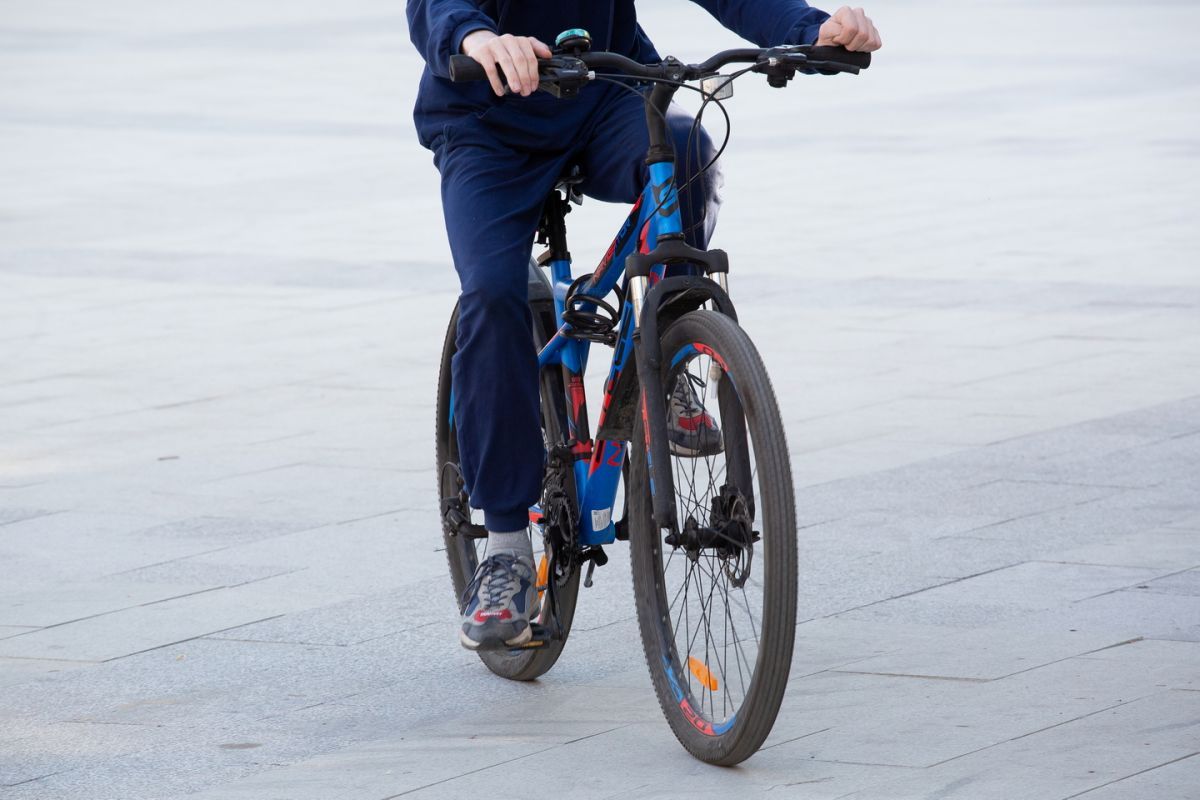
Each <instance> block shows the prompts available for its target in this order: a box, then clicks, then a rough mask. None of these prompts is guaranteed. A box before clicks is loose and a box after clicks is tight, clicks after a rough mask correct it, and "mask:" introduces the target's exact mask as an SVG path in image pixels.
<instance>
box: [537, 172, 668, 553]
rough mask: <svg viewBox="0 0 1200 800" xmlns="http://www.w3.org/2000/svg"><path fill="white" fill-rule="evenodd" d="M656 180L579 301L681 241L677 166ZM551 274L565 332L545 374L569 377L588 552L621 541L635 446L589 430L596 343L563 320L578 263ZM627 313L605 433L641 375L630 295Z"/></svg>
mask: <svg viewBox="0 0 1200 800" xmlns="http://www.w3.org/2000/svg"><path fill="white" fill-rule="evenodd" d="M649 173H650V180H649V182H648V183H647V184H646V186H645V188H644V189H643V190H642V195H641V197H639V198H638V200H637V202H636V203H635V204H634V206H633V209H632V211H630V213H629V217H628V218H627V219H626V220H625V223H624V224H623V225H622V226H621V229H620V231H619V232H618V233H617V236H616V238H615V239H614V240H613V242H612V244H611V245H610V246H609V248H608V252H607V253H606V254H605V256H604V258H603V259H602V260H601V261H600V264H599V266H597V267H596V269H595V271H594V272H593V273H592V276H591V279H590V280H589V281H588V282H587V283H586V284H585V285H584V287H583V289H582V290H580V291H579V292H577V295H576V298H578V296H580V295H582V296H591V297H595V298H603V297H605V296H606V295H607V294H608V293H609V292H611V291H612V290H613V287H614V286H616V284H617V281H619V280H620V279H621V277H622V275H623V274H624V272H625V260H626V258H627V257H628V256H629V255H631V254H632V253H634V252H640V253H647V252H649V251H650V248H652V247H653V246H654V243H656V242H657V241H658V240H659V237H660V236H664V235H669V234H681V233H682V231H683V223H682V217H681V215H680V212H679V203H678V202H677V200H678V198H677V194H676V192H677V190H676V187H675V165H674V162H673V161H669V160H668V161H659V162H656V163H652V164H650V165H649ZM547 266H548V267H549V270H550V279H551V282H552V286H553V292H554V312H555V318H556V320H557V322H558V324H559V328H558V332H557V333H556V334H555V335H554V337H553V338H551V339H550V341H549V342H548V343H547V344H546V345H545V346H544V347H543V348H542V350H541V352H540V353H539V354H538V367H539V368H546V367H552V366H554V365H560V366H561V367H562V368H563V371H564V378H565V381H564V383H565V386H566V393H567V402H568V409H569V412H568V414H567V422H568V431H569V435H570V440H571V442H572V456H573V457H574V475H575V488H576V492H577V494H576V497H578V498H579V512H580V519H579V527H578V535H579V544H580V545H582V546H591V545H602V544H609V543H611V542H612V541H613V540H614V539H615V538H616V527H615V523H614V520H613V507H614V505H615V503H616V498H617V487H618V482H619V480H620V477H621V469H622V466H623V465H624V463H625V458H626V455H627V452H626V448H627V445H628V442H626V441H618V440H608V441H606V440H603V439H600V440H597V441H594V442H593V441H592V440H591V434H590V432H589V426H588V412H587V398H586V393H585V390H584V384H583V375H584V372H585V370H586V367H587V358H588V352H589V348H590V345H591V343H590V342H588V341H586V340H581V339H576V338H572V336H571V326H570V324H569V323H567V322H565V321H564V319H563V314H564V311H566V308H567V306H566V302H567V288H568V287H569V286H570V285H571V283H572V275H571V261H570V259H569V257H567V258H552V259H551V260H550V261H549V262H548V264H547ZM665 269H666V267H665V266H664V265H663V264H656V265H654V267H653V268H652V269H651V271H650V276H649V281H648V282H649V284H650V285H653V284H655V283H657V282H658V281H659V280H660V279H661V278H662V277H663V274H664V272H665ZM625 298H626V299H625V303H624V305H623V306H622V308H621V316H620V322H619V325H618V329H617V330H618V334H617V342H616V347H615V350H614V352H613V359H612V364H611V366H610V367H609V372H608V378H607V380H606V381H605V384H604V405H603V407H602V408H601V412H600V420H599V425H600V429H603V428H604V423H605V419H606V417H607V415H608V413H609V412H610V411H611V410H612V409H613V393H614V390H615V389H616V387H617V385H618V382H619V380H620V377H621V374H622V372H623V371H625V370H628V369H634V365H633V362H632V360H631V359H630V356H631V354H632V353H633V351H634V342H633V335H634V331H635V330H636V327H637V326H636V324H635V320H636V315H635V309H634V303H633V301H632V298H631V297H630V293H629V292H628V291H627V292H626V293H625Z"/></svg>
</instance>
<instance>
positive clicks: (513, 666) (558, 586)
mask: <svg viewBox="0 0 1200 800" xmlns="http://www.w3.org/2000/svg"><path fill="white" fill-rule="evenodd" d="M530 311H531V312H532V314H533V327H534V334H533V340H534V344H535V345H536V346H538V347H541V346H542V345H543V344H545V342H546V341H547V340H548V339H549V337H550V336H552V335H553V334H554V331H555V327H554V306H553V304H552V303H550V302H546V301H533V302H531V303H530ZM457 330H458V308H457V306H456V307H455V309H454V313H453V315H451V317H450V324H449V326H448V327H447V330H446V339H445V342H444V344H443V346H442V364H441V371H440V374H439V375H438V400H437V424H436V432H435V436H436V440H437V448H436V449H437V475H438V491H439V494H440V496H441V497H443V498H446V497H453V496H455V495H458V494H462V495H463V496H462V503H461V507H462V509H463V511H464V512H465V513H466V514H468V515H471V514H472V512H471V508H470V506H469V504H468V503H467V502H466V500H467V498H466V497H465V493H463V487H462V479H461V473H459V472H458V463H459V458H458V436H457V430H456V429H455V427H454V419H453V416H452V415H451V413H450V398H451V396H452V395H453V386H452V376H451V369H450V364H451V359H453V357H454V353H455V352H456V350H457V347H456V345H455V338H456V332H457ZM539 381H540V384H541V398H542V436H543V439H544V441H545V442H546V447H547V452H548V451H549V449H550V448H552V447H554V446H555V445H560V444H563V443H564V442H565V441H566V438H565V437H566V434H565V432H566V430H567V417H566V413H567V412H566V394H565V393H564V391H563V383H562V372H561V370H559V369H556V368H555V369H546V370H542V372H541V375H540V377H539ZM568 477H569V476H568ZM564 483H565V484H566V492H567V493H568V494H569V495H570V497H571V500H572V501H574V494H575V484H574V480H573V479H571V480H567V481H565V482H564ZM571 506H572V507H577V506H575V503H574V502H572V503H571ZM475 516H482V515H479V514H476V515H475ZM442 536H443V539H444V540H445V544H446V560H447V562H448V563H449V566H450V578H451V583H452V584H453V587H454V596H455V598H456V599H457V601H458V608H459V611H460V612H461V611H462V608H463V592H464V591H465V590H466V587H467V585H468V584H469V583H470V582H471V578H472V576H474V574H475V568H476V567H477V566H478V565H479V562H480V560H481V559H482V557H483V552H484V547H485V545H486V542H487V540H486V539H483V538H478V539H474V538H469V537H466V536H463V535H452V534H450V533H449V532H448V531H446V530H444V529H443V531H442ZM551 548H552V546H551V544H550V543H549V542H547V541H539V538H538V537H533V558H534V563H535V564H536V565H537V567H538V569H537V580H538V588H539V595H540V597H541V612H540V613H539V615H538V617H537V618H536V619H535V620H534V622H536V623H539V624H541V625H543V626H548V625H549V624H550V621H551V620H552V619H554V618H555V617H557V619H558V623H559V625H560V626H561V630H562V637H561V639H557V640H551V641H548V642H546V643H545V644H543V645H541V646H539V647H529V648H523V649H515V650H481V651H478V655H479V659H480V661H482V662H483V663H484V664H485V665H486V666H487V668H488V669H490V670H491V671H492V672H494V673H496V674H497V675H499V676H501V677H503V678H508V679H510V680H516V681H531V680H533V679H535V678H537V677H539V676H541V675H543V674H545V673H546V672H547V671H548V670H549V669H550V668H551V667H553V666H554V664H555V662H556V661H558V657H559V655H560V654H561V653H562V649H563V646H564V645H565V644H566V639H567V635H568V634H569V633H570V630H571V620H572V618H573V617H574V616H575V601H576V598H577V596H578V592H579V570H578V569H575V570H572V571H570V572H569V573H568V574H566V575H561V576H556V575H555V574H554V572H555V571H554V570H553V569H551V568H550V563H551V561H552V552H551ZM549 581H555V582H556V583H555V585H554V587H553V588H554V591H553V592H551V591H549V586H548V582H549Z"/></svg>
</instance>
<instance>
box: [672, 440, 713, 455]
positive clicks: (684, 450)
mask: <svg viewBox="0 0 1200 800" xmlns="http://www.w3.org/2000/svg"><path fill="white" fill-rule="evenodd" d="M669 447H670V450H671V455H673V456H679V457H680V458H699V457H700V456H715V455H720V454H721V453H723V452H725V448H724V447H718V448H716V449H715V450H702V449H700V448H690V447H684V446H683V445H679V444H675V443H674V442H670V443H669Z"/></svg>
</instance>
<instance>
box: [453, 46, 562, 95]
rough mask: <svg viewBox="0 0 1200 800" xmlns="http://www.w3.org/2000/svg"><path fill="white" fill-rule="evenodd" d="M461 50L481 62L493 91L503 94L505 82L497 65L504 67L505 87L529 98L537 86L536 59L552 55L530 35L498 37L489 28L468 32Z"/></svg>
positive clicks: (548, 49)
mask: <svg viewBox="0 0 1200 800" xmlns="http://www.w3.org/2000/svg"><path fill="white" fill-rule="evenodd" d="M462 51H463V53H464V54H465V55H468V56H470V57H471V58H473V59H475V60H476V61H478V62H479V63H480V64H482V65H483V69H484V71H486V72H487V76H488V81H489V82H490V83H491V84H492V91H494V92H495V93H496V94H497V95H499V96H500V97H503V96H504V84H503V83H502V82H501V80H500V73H499V71H498V70H497V69H496V68H497V67H499V68H500V69H502V70H504V78H505V79H506V80H507V81H508V88H510V89H512V90H513V91H514V92H516V93H517V94H519V95H521V96H522V97H528V96H529V95H531V94H533V93H534V92H536V91H537V88H538V65H537V60H538V59H539V58H549V57H550V56H551V53H550V48H549V47H547V46H546V45H545V44H543V43H542V42H540V41H538V40H537V39H535V38H533V37H532V36H513V35H512V34H511V33H506V34H504V35H503V36H497V35H496V34H494V33H492V32H491V31H488V30H478V31H471V32H470V33H468V34H467V35H466V37H464V38H463V40H462Z"/></svg>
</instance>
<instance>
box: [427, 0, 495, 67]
mask: <svg viewBox="0 0 1200 800" xmlns="http://www.w3.org/2000/svg"><path fill="white" fill-rule="evenodd" d="M477 30H489V31H492V32H495V31H496V23H495V21H494V20H493V19H492V18H491V17H489V16H488V15H487V14H485V13H483V12H482V11H480V9H479V6H478V5H477V4H475V3H473V2H471V0H408V34H409V36H410V37H411V38H412V42H413V44H415V45H416V46H417V50H419V51H420V53H421V55H422V56H424V57H425V63H426V64H428V65H429V71H430V72H432V73H433V74H434V75H436V76H437V77H439V78H449V77H450V56H451V55H452V54H454V53H458V52H459V51H460V49H461V48H462V40H463V39H464V38H465V37H466V35H467V34H468V33H470V32H471V31H477Z"/></svg>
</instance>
